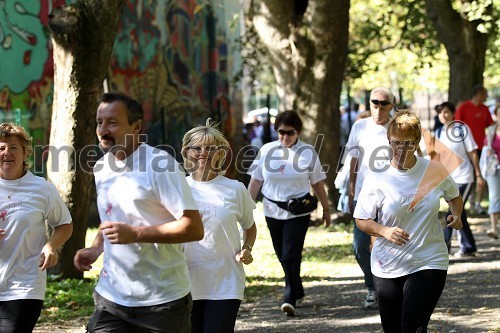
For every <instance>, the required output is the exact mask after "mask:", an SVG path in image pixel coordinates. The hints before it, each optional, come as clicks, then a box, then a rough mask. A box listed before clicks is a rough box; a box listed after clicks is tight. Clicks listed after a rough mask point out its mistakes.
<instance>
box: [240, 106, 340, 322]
mask: <svg viewBox="0 0 500 333" xmlns="http://www.w3.org/2000/svg"><path fill="white" fill-rule="evenodd" d="M274 127H275V129H276V131H277V132H278V140H277V141H273V142H270V143H267V144H265V145H264V146H262V148H261V150H260V152H259V155H258V156H257V158H256V159H255V160H254V162H253V164H252V166H251V167H250V170H249V174H250V175H251V177H252V178H251V179H250V183H249V184H248V190H249V191H250V194H251V196H252V198H253V199H254V200H255V198H256V197H257V194H258V193H259V190H260V189H261V188H262V194H263V195H264V199H263V205H264V215H265V217H266V222H267V227H268V228H269V232H270V234H271V239H272V241H273V247H274V251H275V253H276V256H277V257H278V260H279V261H280V263H281V266H282V267H283V271H284V273H285V295H284V302H283V304H282V305H281V311H283V312H285V313H286V314H287V315H290V316H293V315H294V314H295V306H296V305H297V303H300V302H301V300H302V299H303V298H304V296H305V293H304V287H303V285H302V278H301V276H300V265H301V262H302V249H303V248H304V239H305V236H306V233H307V229H308V228H309V225H310V222H311V215H310V214H311V213H310V212H309V213H304V214H300V215H294V214H292V213H291V212H289V211H288V210H285V209H282V208H280V207H279V206H278V205H277V204H276V203H275V202H273V201H278V202H287V201H288V200H290V199H292V198H300V197H302V196H304V195H305V194H306V193H309V190H310V187H311V186H312V188H313V190H314V192H315V193H316V195H317V196H318V199H319V201H320V202H321V205H322V207H323V221H324V223H325V227H328V226H329V225H330V223H331V217H330V210H329V203H328V197H327V195H326V191H325V185H324V180H325V179H326V175H325V173H324V172H323V171H322V169H321V163H320V161H319V157H318V155H317V153H316V151H315V150H314V147H313V146H311V145H309V144H306V143H303V142H302V141H300V139H299V135H300V132H301V131H302V120H301V119H300V117H299V115H298V114H297V112H295V111H283V112H281V113H279V114H278V116H277V117H276V121H275V123H274ZM271 200H272V201H271Z"/></svg>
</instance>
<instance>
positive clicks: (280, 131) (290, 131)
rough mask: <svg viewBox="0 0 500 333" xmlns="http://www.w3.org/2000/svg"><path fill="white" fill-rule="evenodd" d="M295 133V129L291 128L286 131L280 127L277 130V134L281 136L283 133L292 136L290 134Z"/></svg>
mask: <svg viewBox="0 0 500 333" xmlns="http://www.w3.org/2000/svg"><path fill="white" fill-rule="evenodd" d="M295 133H297V131H296V130H293V129H292V130H288V131H286V130H282V129H279V130H278V134H279V135H282V136H285V135H288V136H292V135H295Z"/></svg>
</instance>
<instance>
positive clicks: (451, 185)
mask: <svg viewBox="0 0 500 333" xmlns="http://www.w3.org/2000/svg"><path fill="white" fill-rule="evenodd" d="M440 188H441V190H442V191H443V198H444V200H446V201H450V200H452V199H455V198H456V197H458V196H459V195H460V192H459V190H458V186H457V184H456V183H455V181H454V180H453V178H451V177H450V176H448V177H446V178H445V179H444V180H443V182H442V183H441V185H440Z"/></svg>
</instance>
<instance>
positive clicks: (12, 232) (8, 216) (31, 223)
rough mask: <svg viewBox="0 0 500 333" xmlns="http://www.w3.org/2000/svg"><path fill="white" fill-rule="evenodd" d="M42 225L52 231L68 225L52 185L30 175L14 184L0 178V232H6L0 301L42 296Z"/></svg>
mask: <svg viewBox="0 0 500 333" xmlns="http://www.w3.org/2000/svg"><path fill="white" fill-rule="evenodd" d="M9 195H10V196H11V198H10V199H9ZM45 221H47V224H48V225H49V226H50V227H51V228H52V229H53V228H55V227H57V226H60V225H63V224H69V223H71V216H70V214H69V210H68V208H67V207H66V205H65V204H64V202H63V201H62V199H61V197H60V196H59V192H57V189H56V188H55V186H54V185H52V184H51V183H49V182H47V181H46V180H45V179H44V178H42V177H38V176H35V175H33V174H32V173H31V172H29V171H28V172H26V174H25V175H24V176H23V177H21V178H20V179H16V180H6V179H1V178H0V228H1V229H4V230H5V238H4V239H3V240H0V253H1V255H0V301H10V300H17V299H40V300H42V299H43V297H44V296H45V285H46V281H47V272H46V271H42V270H41V269H40V267H38V265H39V264H40V254H41V252H42V248H43V246H44V245H45V243H46V241H47V240H46V234H45Z"/></svg>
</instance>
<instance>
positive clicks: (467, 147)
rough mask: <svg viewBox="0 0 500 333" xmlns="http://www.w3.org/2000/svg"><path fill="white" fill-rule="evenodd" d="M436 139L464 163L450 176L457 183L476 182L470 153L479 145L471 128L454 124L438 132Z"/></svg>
mask: <svg viewBox="0 0 500 333" xmlns="http://www.w3.org/2000/svg"><path fill="white" fill-rule="evenodd" d="M436 137H437V138H438V139H439V141H441V143H443V144H444V145H445V146H446V147H448V148H449V149H450V150H451V151H452V152H454V153H455V154H457V155H458V156H460V158H461V159H462V160H463V161H464V162H463V163H462V164H460V166H459V167H458V168H457V169H455V170H454V171H453V172H452V173H451V174H450V176H451V178H453V180H454V181H455V183H457V184H469V183H472V182H474V167H473V166H472V163H471V162H470V158H469V154H468V153H470V152H471V151H473V150H474V149H477V144H476V141H474V137H473V136H472V132H471V130H470V128H469V127H468V126H467V125H465V124H460V125H458V126H457V123H453V126H452V125H451V124H450V125H448V127H447V128H446V129H445V128H444V126H443V127H442V128H441V130H440V131H436ZM438 153H439V152H438ZM441 163H445V161H441Z"/></svg>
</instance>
